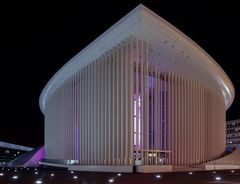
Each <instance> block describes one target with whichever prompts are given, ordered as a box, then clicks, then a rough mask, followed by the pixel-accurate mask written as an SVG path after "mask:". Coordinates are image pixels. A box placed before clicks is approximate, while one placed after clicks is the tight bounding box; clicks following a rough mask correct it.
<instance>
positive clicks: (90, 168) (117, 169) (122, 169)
mask: <svg viewBox="0 0 240 184" xmlns="http://www.w3.org/2000/svg"><path fill="white" fill-rule="evenodd" d="M68 170H73V171H97V172H121V173H131V172H133V166H115V165H113V166H105V165H102V166H99V165H96V166H94V165H89V166H87V165H68Z"/></svg>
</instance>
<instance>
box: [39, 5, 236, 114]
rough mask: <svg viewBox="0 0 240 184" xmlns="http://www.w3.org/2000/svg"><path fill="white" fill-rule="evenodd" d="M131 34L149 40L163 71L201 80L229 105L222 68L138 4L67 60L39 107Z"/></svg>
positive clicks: (152, 57)
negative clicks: (70, 79) (59, 88)
mask: <svg viewBox="0 0 240 184" xmlns="http://www.w3.org/2000/svg"><path fill="white" fill-rule="evenodd" d="M130 35H134V36H136V37H139V38H141V39H143V40H145V41H147V42H148V43H149V47H150V49H151V53H150V55H149V60H150V61H149V62H150V64H152V65H153V66H154V67H159V69H160V70H162V71H163V72H168V71H170V72H175V73H178V74H181V75H184V76H186V77H189V78H192V79H194V80H196V81H200V82H201V83H204V84H205V85H207V86H210V87H212V88H213V89H216V91H218V92H220V93H221V94H222V95H223V97H224V100H225V107H226V109H228V108H229V107H230V105H231V104H232V102H233V99H234V96H235V90H234V87H233V84H232V82H231V81H230V79H229V78H228V76H227V75H226V73H225V72H224V71H223V69H222V68H221V67H220V66H219V65H218V64H217V63H216V62H215V60H214V59H213V58H212V57H211V56H209V55H208V54H207V53H206V52H205V51H204V50H203V49H202V48H201V47H200V46H198V45H197V44H196V43H195V42H194V41H192V40H191V39H190V38H189V37H187V36H186V35H185V34H183V33H182V32H181V31H180V30H178V29H177V28H175V27H174V26H172V25H171V24H169V23H168V22H167V21H165V20H164V19H162V18H161V17H160V16H158V15H157V14H155V13H154V12H152V11H151V10H149V9H148V8H146V7H145V6H143V5H139V6H137V7H136V8H135V9H133V10H132V11H131V12H129V13H128V14H127V15H126V16H124V17H123V18H122V19H120V20H119V21H118V22H117V23H115V24H114V25H113V26H112V27H110V28H109V29H108V30H107V31H105V32H104V33H103V34H102V35H100V36H99V37H98V38H97V39H96V40H94V41H93V42H92V43H90V44H89V45H88V46H87V47H86V48H84V49H83V50H82V51H80V52H79V53H78V54H77V55H76V56H74V57H73V58H72V59H71V60H70V61H69V62H67V63H66V64H65V65H64V66H63V67H62V68H61V69H60V70H59V71H57V72H56V73H55V75H54V76H53V77H52V78H51V79H50V81H49V82H48V83H47V85H46V86H45V87H44V89H43V91H42V93H41V95H40V99H39V104H40V109H41V111H42V112H43V113H44V111H45V103H46V101H47V99H48V97H49V96H51V94H53V93H54V92H55V90H56V89H57V88H58V87H59V86H61V84H63V83H64V82H65V81H66V80H67V79H68V78H69V77H71V76H72V75H74V74H75V73H76V72H77V71H79V70H81V69H82V68H83V67H85V66H86V65H88V64H89V63H91V62H93V61H94V60H96V59H97V58H99V57H100V56H101V55H103V54H104V53H106V52H107V51H108V50H110V49H111V48H112V47H114V46H116V45H117V44H118V43H120V42H121V41H122V40H124V39H126V38H127V37H129V36H130Z"/></svg>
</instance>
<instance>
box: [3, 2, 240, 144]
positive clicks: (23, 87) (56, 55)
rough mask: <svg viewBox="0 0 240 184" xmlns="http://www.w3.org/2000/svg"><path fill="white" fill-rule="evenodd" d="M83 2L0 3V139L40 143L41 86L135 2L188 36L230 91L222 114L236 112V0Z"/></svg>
mask: <svg viewBox="0 0 240 184" xmlns="http://www.w3.org/2000/svg"><path fill="white" fill-rule="evenodd" d="M80 2H84V1H80ZM87 2H89V3H88V4H87V3H86V2H84V4H83V3H82V4H81V3H78V4H37V3H35V4H22V3H23V2H21V4H14V3H13V2H11V4H6V5H4V6H1V9H2V10H3V11H1V14H2V15H1V21H0V26H1V27H0V28H1V34H0V35H1V37H0V46H1V55H0V58H1V93H2V95H1V124H0V125H1V127H0V141H6V142H10V143H16V144H21V145H26V146H31V147H38V146H40V145H42V144H43V143H44V138H43V137H44V117H43V115H42V113H41V111H40V109H39V103H38V100H39V95H40V93H41V91H42V89H43V87H44V86H45V85H46V83H47V82H48V80H50V78H51V77H52V76H53V74H54V73H55V72H57V71H58V70H59V69H60V68H61V67H62V66H63V65H64V64H65V63H66V62H67V61H69V60H70V59H71V58H72V57H73V56H74V55H76V54H77V53H78V52H79V51H81V50H82V49H83V48H84V47H86V46H87V45H88V44H89V43H90V42H92V41H93V40H94V39H96V38H97V37H98V36H99V35H100V34H102V33H103V32H104V31H105V30H107V29H108V28H109V27H110V26H112V25H113V24H114V23H115V22H117V21H118V20H119V19H120V18H122V17H123V16H124V15H126V14H127V13H128V12H129V11H131V10H132V9H133V8H135V7H136V6H137V5H138V4H139V3H140V2H142V3H143V4H144V5H145V6H147V7H148V8H150V9H151V10H153V11H154V12H156V13H157V14H158V15H160V16H161V17H162V18H164V19H165V20H167V21H168V22H169V23H171V24H173V25H174V26H175V27H177V28H178V29H180V30H181V31H182V32H183V33H185V34H186V35H187V36H189V37H190V38H191V39H193V40H194V41H195V42H196V43H197V44H198V45H200V46H201V47H202V48H203V49H204V50H205V51H206V52H207V53H209V54H210V55H211V56H212V57H213V58H214V59H215V60H216V61H217V63H218V64H219V65H220V66H221V67H222V68H223V69H224V71H225V72H226V73H227V75H228V76H229V78H230V79H231V81H232V82H233V85H234V86H235V91H236V96H235V100H234V102H233V104H232V106H231V107H230V108H229V110H228V111H227V120H232V119H238V118H240V111H239V109H240V97H239V95H240V85H239V80H238V79H240V78H239V77H238V76H239V73H240V68H239V67H238V66H237V64H238V62H239V58H240V57H239V54H240V46H239V43H240V42H239V41H240V36H239V33H240V28H239V23H240V11H239V6H238V5H237V3H236V4H231V3H230V1H224V3H223V2H222V1H216V3H212V4H208V3H204V1H199V3H197V1H194V3H192V4H189V3H184V1H176V2H178V3H176V2H174V1H170V0H168V1H167V2H168V3H166V2H164V1H159V0H155V1H154V0H147V1H133V0H129V1H126V2H124V1H110V2H111V3H109V2H104V1H96V2H98V3H96V2H95V3H94V2H92V1H87ZM211 2H212V1H211Z"/></svg>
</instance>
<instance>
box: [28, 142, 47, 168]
mask: <svg viewBox="0 0 240 184" xmlns="http://www.w3.org/2000/svg"><path fill="white" fill-rule="evenodd" d="M44 155H45V152H44V146H42V147H41V148H40V149H39V150H38V151H37V152H36V153H35V154H34V155H33V156H32V158H31V159H29V160H28V161H27V162H26V163H25V164H24V165H23V167H31V166H38V165H39V162H40V161H41V160H42V159H43V158H44Z"/></svg>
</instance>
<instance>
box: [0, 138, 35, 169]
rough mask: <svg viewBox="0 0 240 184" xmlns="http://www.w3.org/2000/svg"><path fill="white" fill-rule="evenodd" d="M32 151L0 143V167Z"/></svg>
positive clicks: (28, 148)
mask: <svg viewBox="0 0 240 184" xmlns="http://www.w3.org/2000/svg"><path fill="white" fill-rule="evenodd" d="M32 150H33V148H30V147H26V146H21V145H17V144H11V143H7V142H1V141H0V166H2V165H6V164H7V163H8V162H10V161H12V160H14V159H16V158H17V157H19V156H21V155H22V154H24V153H26V152H29V151H32Z"/></svg>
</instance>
